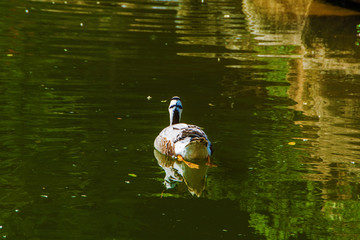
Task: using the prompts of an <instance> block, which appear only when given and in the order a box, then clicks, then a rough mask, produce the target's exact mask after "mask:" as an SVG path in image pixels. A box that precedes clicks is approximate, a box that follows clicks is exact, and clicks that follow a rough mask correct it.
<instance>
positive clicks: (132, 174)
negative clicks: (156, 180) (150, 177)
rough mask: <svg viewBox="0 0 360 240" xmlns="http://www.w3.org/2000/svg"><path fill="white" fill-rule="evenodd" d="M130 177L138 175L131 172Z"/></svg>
mask: <svg viewBox="0 0 360 240" xmlns="http://www.w3.org/2000/svg"><path fill="white" fill-rule="evenodd" d="M128 175H129V176H130V177H137V175H136V174H135V173H129V174H128Z"/></svg>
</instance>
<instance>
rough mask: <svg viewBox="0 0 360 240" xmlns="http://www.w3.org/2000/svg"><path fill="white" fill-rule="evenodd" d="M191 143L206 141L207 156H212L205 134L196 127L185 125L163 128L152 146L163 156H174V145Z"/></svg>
mask: <svg viewBox="0 0 360 240" xmlns="http://www.w3.org/2000/svg"><path fill="white" fill-rule="evenodd" d="M191 141H206V142H207V145H208V149H209V154H210V155H211V154H212V149H211V148H212V146H211V143H210V141H209V139H208V137H207V136H206V134H205V132H204V131H203V130H202V129H201V128H200V127H198V126H196V125H188V124H185V123H179V124H174V125H171V126H168V127H166V128H164V129H163V130H162V131H161V132H160V134H159V135H158V136H157V138H156V139H155V142H154V146H155V148H156V149H157V150H158V151H159V152H161V153H163V154H166V155H171V156H175V155H176V152H175V144H176V143H178V144H181V145H187V144H188V143H190V142H191Z"/></svg>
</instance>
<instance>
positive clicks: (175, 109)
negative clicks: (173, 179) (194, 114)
mask: <svg viewBox="0 0 360 240" xmlns="http://www.w3.org/2000/svg"><path fill="white" fill-rule="evenodd" d="M182 110H183V107H182V104H181V101H180V98H179V97H177V96H175V97H173V98H172V99H171V101H170V104H169V114H170V125H169V126H168V127H166V128H164V129H163V130H162V131H161V132H160V134H159V135H158V136H157V137H156V139H155V142H154V147H155V149H156V150H158V151H159V152H160V153H162V154H165V155H168V156H172V157H175V158H177V160H179V161H184V162H185V163H186V164H187V165H188V166H189V167H191V168H198V164H196V163H194V162H196V160H200V159H207V161H208V164H209V165H210V156H211V155H212V153H213V148H212V145H211V142H210V141H209V139H208V137H207V136H206V134H205V132H204V131H203V130H202V129H201V128H200V127H198V126H196V125H189V124H186V123H180V119H181V113H182Z"/></svg>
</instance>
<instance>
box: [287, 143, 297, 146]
mask: <svg viewBox="0 0 360 240" xmlns="http://www.w3.org/2000/svg"><path fill="white" fill-rule="evenodd" d="M288 144H289V145H291V146H294V145H295V144H296V142H289V143H288Z"/></svg>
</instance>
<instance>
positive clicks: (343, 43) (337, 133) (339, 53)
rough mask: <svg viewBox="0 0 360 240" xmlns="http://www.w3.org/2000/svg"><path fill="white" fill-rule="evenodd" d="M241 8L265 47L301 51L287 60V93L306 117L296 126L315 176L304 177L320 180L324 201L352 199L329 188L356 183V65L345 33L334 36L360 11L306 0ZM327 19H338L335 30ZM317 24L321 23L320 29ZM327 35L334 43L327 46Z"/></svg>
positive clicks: (359, 108)
mask: <svg viewBox="0 0 360 240" xmlns="http://www.w3.org/2000/svg"><path fill="white" fill-rule="evenodd" d="M244 9H245V12H246V14H247V18H248V19H249V23H251V25H252V26H250V29H251V30H252V31H253V32H254V34H258V35H261V38H262V39H263V40H267V41H268V44H272V43H273V44H276V45H294V46H297V47H298V48H299V49H301V51H299V52H298V54H299V56H298V58H296V59H290V60H289V61H288V68H289V72H288V74H287V80H288V81H289V82H290V84H291V85H290V87H289V89H288V95H289V96H290V98H292V99H293V100H295V101H296V104H295V106H293V108H294V109H295V110H297V111H301V112H303V114H304V115H305V116H307V117H308V119H307V120H302V121H296V122H295V123H296V124H298V125H299V126H300V127H301V128H302V130H303V135H304V140H305V141H308V142H309V145H310V148H308V149H309V152H310V154H311V158H310V159H309V160H308V162H307V163H308V164H309V166H311V168H312V169H311V170H313V172H315V173H313V174H306V175H305V176H304V177H305V178H306V179H308V180H312V181H322V182H324V188H323V198H325V199H327V198H330V197H331V198H336V199H347V198H352V197H353V195H352V194H351V192H349V193H346V191H345V192H344V191H342V192H341V193H340V192H336V191H337V190H334V189H336V188H339V187H341V186H344V185H346V184H348V183H349V182H354V181H358V180H359V179H360V174H359V171H360V169H359V168H358V167H356V165H357V164H359V163H360V162H359V160H358V159H359V156H360V138H359V136H360V128H359V126H358V123H359V121H358V119H359V117H360V99H359V98H358V97H359V93H360V86H359V84H357V83H356V79H359V76H360V64H359V61H358V60H357V59H356V56H355V52H354V47H353V46H354V42H351V41H352V40H351V39H347V38H346V36H347V34H348V33H347V32H346V29H345V30H344V31H343V32H340V33H339V32H337V30H340V29H337V27H341V26H342V28H344V27H345V28H346V26H347V24H346V19H349V18H351V16H353V15H360V13H358V12H354V11H350V10H346V9H341V8H339V7H335V6H331V5H327V4H323V3H321V2H312V1H310V0H303V1H290V0H289V1H276V0H274V1H262V0H258V1H247V0H244ZM315 16H316V17H315ZM319 17H322V19H321V20H317V18H319ZM340 17H342V18H340ZM345 17H347V18H345ZM327 18H328V19H327ZM327 20H329V21H331V23H334V22H336V21H337V20H339V21H340V23H339V26H336V25H335V26H334V25H331V24H330V25H328V24H327V23H326V21H327ZM316 21H318V22H321V21H322V25H321V29H320V26H317V22H316ZM342 21H343V22H342ZM349 21H351V20H349ZM265 22H266V24H265ZM269 25H270V27H269ZM262 26H267V28H266V29H262V28H261V27H262ZM353 27H355V26H353ZM317 28H319V29H317ZM320 30H321V31H320ZM317 32H322V35H317ZM328 36H331V37H334V38H337V37H338V39H334V40H333V42H330V41H331V40H329V39H328V38H327V37H328ZM329 191H330V192H331V194H330V193H329ZM334 191H335V192H334ZM339 191H340V190H339ZM330 195H331V196H330Z"/></svg>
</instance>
